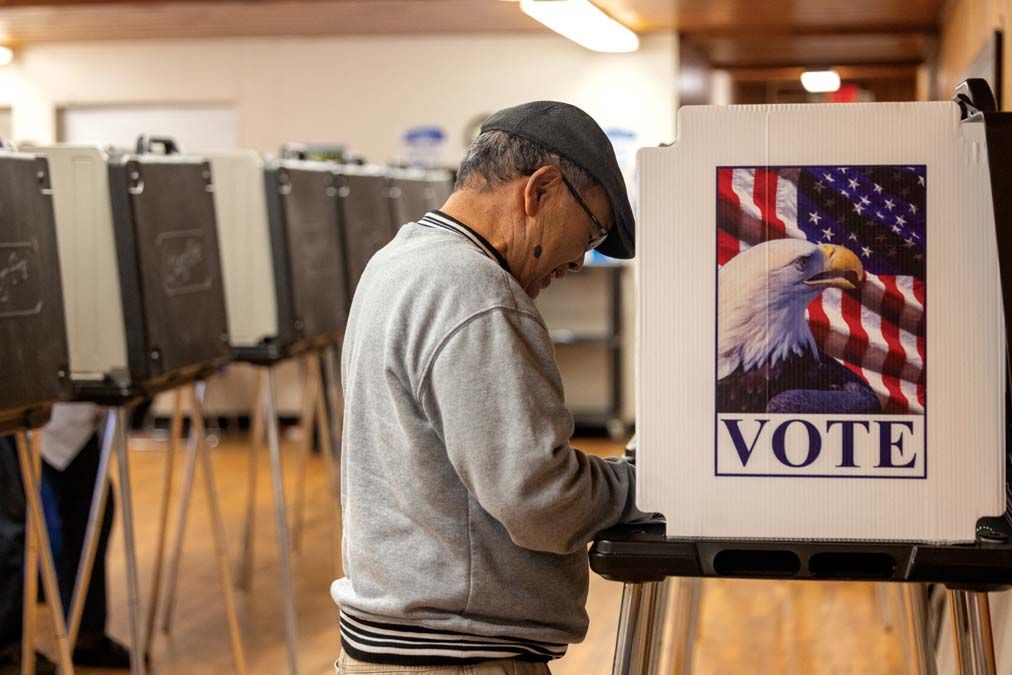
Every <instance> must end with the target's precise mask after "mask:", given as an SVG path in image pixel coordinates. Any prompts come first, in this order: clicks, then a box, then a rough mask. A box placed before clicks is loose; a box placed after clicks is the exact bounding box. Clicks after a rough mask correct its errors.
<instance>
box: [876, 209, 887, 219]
mask: <svg viewBox="0 0 1012 675" xmlns="http://www.w3.org/2000/svg"><path fill="white" fill-rule="evenodd" d="M875 217H876V218H878V219H879V220H885V216H883V215H882V212H881V211H876V212H875Z"/></svg>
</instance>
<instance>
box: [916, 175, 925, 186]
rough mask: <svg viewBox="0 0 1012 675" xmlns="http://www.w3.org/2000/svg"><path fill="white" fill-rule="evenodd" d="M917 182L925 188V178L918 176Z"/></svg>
mask: <svg viewBox="0 0 1012 675" xmlns="http://www.w3.org/2000/svg"><path fill="white" fill-rule="evenodd" d="M917 182H918V183H920V184H921V186H922V187H923V186H924V176H918V177H917Z"/></svg>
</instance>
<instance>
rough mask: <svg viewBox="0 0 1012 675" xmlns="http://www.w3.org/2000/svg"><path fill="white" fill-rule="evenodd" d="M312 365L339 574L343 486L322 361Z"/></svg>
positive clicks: (335, 558) (334, 558)
mask: <svg viewBox="0 0 1012 675" xmlns="http://www.w3.org/2000/svg"><path fill="white" fill-rule="evenodd" d="M311 365H312V367H313V372H314V373H315V377H316V381H317V391H318V392H319V395H318V396H317V397H316V420H317V425H318V426H319V429H320V445H321V446H322V447H321V448H320V450H321V454H322V455H323V465H324V467H325V468H326V473H327V498H328V502H329V503H330V507H331V513H330V531H331V543H332V546H333V551H332V562H333V564H334V574H335V575H337V574H338V573H339V572H340V570H339V564H338V561H339V558H340V556H341V524H340V520H339V518H340V513H341V504H340V499H339V498H338V494H339V493H340V490H341V487H340V485H339V484H338V479H337V467H336V466H335V463H334V447H333V444H332V443H333V436H332V435H331V433H330V421H329V419H328V418H329V415H328V414H327V410H326V407H327V406H326V403H327V402H326V400H325V398H326V397H325V396H323V374H322V373H321V369H320V362H319V361H318V360H317V359H313V361H312V363H311Z"/></svg>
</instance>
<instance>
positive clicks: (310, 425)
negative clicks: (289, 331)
mask: <svg viewBox="0 0 1012 675" xmlns="http://www.w3.org/2000/svg"><path fill="white" fill-rule="evenodd" d="M314 358H316V355H315V353H312V354H310V355H307V356H305V357H303V359H302V372H303V378H302V413H301V415H302V416H301V418H300V419H301V421H302V443H301V444H300V446H299V466H298V468H297V469H296V478H295V507H294V508H295V513H294V514H293V522H292V546H293V547H294V549H295V551H296V552H298V551H300V550H302V529H303V525H304V521H305V507H306V471H307V469H308V463H309V453H310V451H311V449H312V447H313V431H314V429H315V421H316V420H315V418H316V399H317V397H318V396H319V388H318V387H317V383H318V380H317V378H316V377H315V373H316V369H315V368H314V367H313V362H312V359H314Z"/></svg>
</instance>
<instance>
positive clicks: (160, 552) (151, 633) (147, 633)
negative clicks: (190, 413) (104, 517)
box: [144, 388, 183, 656]
mask: <svg viewBox="0 0 1012 675" xmlns="http://www.w3.org/2000/svg"><path fill="white" fill-rule="evenodd" d="M174 399H175V400H174V402H173V406H172V422H171V423H170V424H169V447H168V452H167V454H166V456H165V476H164V479H163V483H162V501H161V507H160V511H159V513H160V517H159V519H158V541H157V544H156V548H155V569H154V571H153V572H152V578H151V592H150V593H149V595H148V614H147V621H146V622H145V624H144V628H145V630H144V654H145V656H147V655H150V654H151V646H152V643H153V642H154V638H155V617H156V616H157V614H158V598H159V594H160V593H161V586H162V567H163V562H164V560H165V539H166V537H167V536H168V531H169V510H170V507H171V505H172V478H173V471H174V469H175V461H176V460H175V457H176V449H177V445H178V442H179V437H180V436H181V435H182V431H183V390H182V389H179V388H177V389H176V391H175V392H174Z"/></svg>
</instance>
